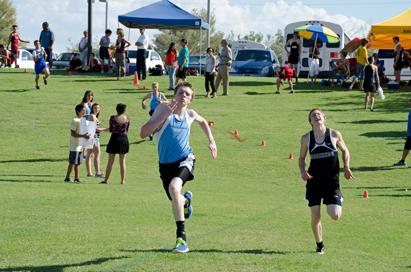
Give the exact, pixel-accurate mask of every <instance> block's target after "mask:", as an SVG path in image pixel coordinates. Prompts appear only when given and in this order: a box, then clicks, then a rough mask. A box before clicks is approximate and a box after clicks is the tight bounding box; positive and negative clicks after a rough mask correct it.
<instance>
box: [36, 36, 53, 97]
mask: <svg viewBox="0 0 411 272" xmlns="http://www.w3.org/2000/svg"><path fill="white" fill-rule="evenodd" d="M34 47H35V49H34V51H33V59H34V73H35V74H36V78H35V81H36V89H37V90H39V89H40V86H39V77H40V74H41V73H44V77H43V81H44V85H47V78H48V76H49V74H50V72H49V69H47V64H46V58H47V54H46V51H45V50H44V48H43V47H40V42H39V41H38V40H35V41H34Z"/></svg>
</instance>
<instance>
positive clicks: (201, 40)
mask: <svg viewBox="0 0 411 272" xmlns="http://www.w3.org/2000/svg"><path fill="white" fill-rule="evenodd" d="M201 30H202V29H201V24H200V76H201V56H202V54H203V50H202V46H201V45H202V43H203V31H201Z"/></svg>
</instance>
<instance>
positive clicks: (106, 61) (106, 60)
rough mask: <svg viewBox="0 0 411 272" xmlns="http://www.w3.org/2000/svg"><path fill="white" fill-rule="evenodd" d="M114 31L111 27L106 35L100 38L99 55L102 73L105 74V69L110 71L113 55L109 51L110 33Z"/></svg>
mask: <svg viewBox="0 0 411 272" xmlns="http://www.w3.org/2000/svg"><path fill="white" fill-rule="evenodd" d="M111 33H112V31H111V30H110V29H106V31H105V35H104V36H103V37H101V39H100V49H99V55H100V60H101V73H102V74H103V73H104V71H106V72H108V71H109V70H110V67H111V57H110V52H109V50H108V49H109V47H110V35H111ZM105 67H107V69H105Z"/></svg>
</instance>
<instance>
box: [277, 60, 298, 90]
mask: <svg viewBox="0 0 411 272" xmlns="http://www.w3.org/2000/svg"><path fill="white" fill-rule="evenodd" d="M275 72H276V74H277V75H278V78H277V91H276V92H275V93H276V94H280V85H281V84H282V81H283V80H285V79H287V81H288V85H289V86H290V89H291V91H290V93H294V89H293V75H294V71H293V69H292V68H291V67H288V66H283V67H276V69H275Z"/></svg>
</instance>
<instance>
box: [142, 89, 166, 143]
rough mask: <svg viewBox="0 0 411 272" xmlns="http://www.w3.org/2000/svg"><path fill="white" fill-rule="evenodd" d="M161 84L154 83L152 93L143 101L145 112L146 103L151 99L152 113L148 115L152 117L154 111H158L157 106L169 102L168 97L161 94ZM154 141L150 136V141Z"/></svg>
mask: <svg viewBox="0 0 411 272" xmlns="http://www.w3.org/2000/svg"><path fill="white" fill-rule="evenodd" d="M158 88H159V84H158V83H157V82H153V84H151V90H152V92H151V93H148V94H147V95H146V96H145V97H144V98H143V100H141V108H142V109H143V110H145V109H146V105H145V104H144V102H145V101H146V100H147V99H150V111H149V112H148V114H149V115H150V116H152V115H153V113H154V111H155V110H156V108H157V106H158V105H160V104H161V103H167V102H168V100H167V98H166V96H165V95H164V94H163V93H160V92H159V90H158ZM152 140H153V135H152V134H150V141H152Z"/></svg>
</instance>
